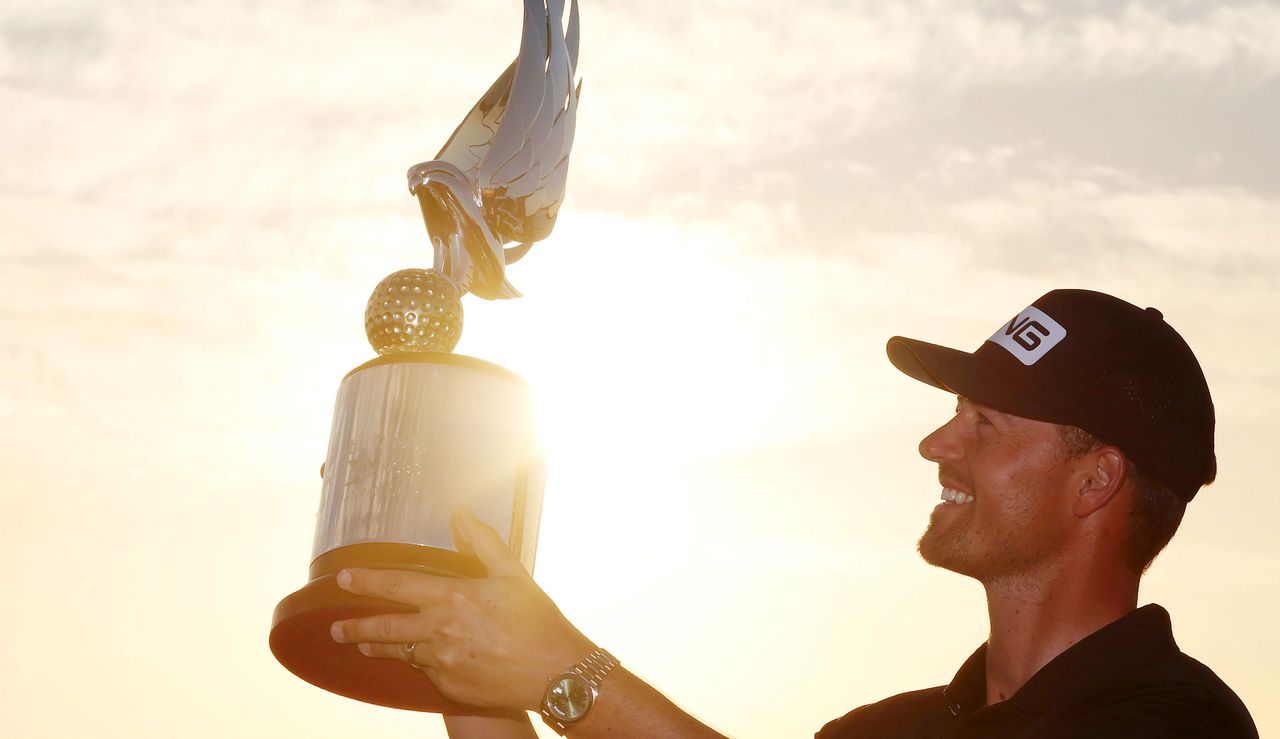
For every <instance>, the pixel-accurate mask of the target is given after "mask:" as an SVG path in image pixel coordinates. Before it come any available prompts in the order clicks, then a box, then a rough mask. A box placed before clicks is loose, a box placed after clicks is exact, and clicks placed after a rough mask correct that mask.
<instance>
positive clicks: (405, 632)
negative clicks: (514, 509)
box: [332, 508, 595, 710]
mask: <svg viewBox="0 0 1280 739" xmlns="http://www.w3.org/2000/svg"><path fill="white" fill-rule="evenodd" d="M453 538H454V544H455V546H457V548H458V550H459V551H462V552H465V553H472V554H474V555H475V556H476V557H477V558H478V559H479V560H480V562H481V563H483V564H484V566H485V567H486V568H487V569H488V571H489V575H488V577H484V578H479V579H470V578H450V577H435V576H432V575H426V574H422V573H418V572H407V571H402V570H361V569H347V570H343V571H342V572H340V573H339V574H338V585H339V586H341V587H342V588H343V589H345V590H349V591H351V592H353V593H359V594H362V595H372V596H376V597H379V598H385V599H387V600H392V601H396V602H399V603H406V604H408V605H412V606H416V607H417V608H418V612H417V613H395V614H386V615H381V616H370V617H368V618H357V619H350V620H347V621H338V622H337V623H335V624H334V625H333V628H332V634H333V638H334V640H335V641H338V642H342V643H348V644H350V643H356V644H359V648H360V651H361V653H363V654H365V655H366V656H369V657H373V658H382V659H399V660H406V661H407V660H409V658H410V657H412V663H413V664H414V665H415V666H417V667H419V669H421V670H422V671H423V672H424V673H426V675H427V677H428V678H430V679H431V682H432V683H434V684H435V686H436V688H438V689H439V690H440V692H441V693H443V694H444V695H445V696H447V697H449V698H451V699H453V700H456V701H460V702H462V703H467V704H470V705H474V706H482V707H493V708H497V707H501V708H517V709H523V710H537V709H538V708H539V706H540V705H541V704H542V693H543V689H544V686H545V685H546V682H547V680H548V679H550V678H551V677H552V676H553V675H556V674H557V673H559V672H561V671H563V670H564V669H566V668H567V667H569V666H570V665H573V664H575V663H576V662H578V661H579V660H581V659H582V658H583V657H585V656H586V655H587V654H588V653H590V652H591V651H592V650H593V649H594V648H595V647H594V645H593V644H592V643H591V641H590V640H588V639H587V638H586V637H585V636H583V635H582V634H581V632H579V631H578V630H577V629H576V628H574V626H573V624H571V623H569V621H568V620H567V619H566V618H565V617H564V615H563V614H561V613H560V610H559V609H558V608H556V606H555V604H554V603H552V602H551V599H550V598H548V597H547V595H546V594H545V593H543V592H542V589H541V588H539V587H538V585H537V584H536V583H535V582H534V581H533V578H532V577H530V576H529V573H527V572H525V570H524V567H522V566H521V564H520V561H519V560H518V559H516V557H515V555H513V554H512V553H511V551H510V550H509V549H507V545H506V544H505V543H504V542H503V541H502V538H501V537H500V536H499V535H498V533H497V532H496V531H494V530H493V529H491V528H489V527H488V526H486V525H484V524H483V523H480V522H479V521H477V520H476V519H475V517H474V516H472V515H471V512H470V511H469V510H467V509H465V508H463V509H459V510H458V511H457V512H456V513H455V514H454V517H453ZM410 644H412V645H414V646H413V649H412V651H410V650H409V648H408V645H410Z"/></svg>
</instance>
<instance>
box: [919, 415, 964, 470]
mask: <svg viewBox="0 0 1280 739" xmlns="http://www.w3.org/2000/svg"><path fill="white" fill-rule="evenodd" d="M955 421H956V419H954V418H953V419H951V420H950V421H948V422H946V423H944V424H943V425H941V426H939V427H938V428H937V430H935V431H934V432H933V433H931V434H929V435H928V436H926V437H924V438H923V439H921V440H920V456H922V457H924V458H925V459H927V460H929V461H930V462H941V461H943V460H944V459H946V460H954V459H959V457H960V440H959V434H957V433H956V429H955Z"/></svg>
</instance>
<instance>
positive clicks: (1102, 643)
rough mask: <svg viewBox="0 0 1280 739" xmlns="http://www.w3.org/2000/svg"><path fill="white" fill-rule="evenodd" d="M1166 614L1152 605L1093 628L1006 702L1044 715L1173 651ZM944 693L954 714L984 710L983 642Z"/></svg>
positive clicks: (1171, 630) (984, 647)
mask: <svg viewBox="0 0 1280 739" xmlns="http://www.w3.org/2000/svg"><path fill="white" fill-rule="evenodd" d="M1177 648H1178V645H1177V644H1176V643H1175V642H1174V640H1173V628H1172V626H1171V625H1170V622H1169V612H1168V611H1166V610H1165V609H1163V608H1161V607H1160V606H1158V605H1155V604H1154V603H1153V604H1151V605H1146V606H1143V607H1142V608H1139V609H1137V610H1134V611H1132V612H1130V613H1129V614H1127V615H1125V616H1123V617H1122V618H1120V619H1119V620H1117V621H1114V622H1112V623H1110V624H1108V625H1106V626H1104V627H1102V628H1101V629H1098V630H1097V631H1095V632H1093V633H1092V634H1090V635H1089V636H1087V637H1085V638H1084V639H1081V640H1080V641H1079V642H1077V643H1075V644H1073V645H1072V646H1070V647H1068V648H1067V649H1066V651H1064V652H1063V653H1062V654H1059V655H1058V656H1057V657H1054V658H1053V659H1052V660H1050V662H1049V664H1047V665H1045V666H1044V667H1042V668H1040V670H1039V671H1038V672H1037V673H1036V674H1034V675H1032V676H1031V679H1030V680H1028V681H1027V683H1026V685H1023V686H1022V688H1021V689H1020V690H1018V692H1016V693H1014V694H1013V695H1012V696H1011V697H1010V698H1009V699H1008V700H1007V701H1005V703H1008V704H1011V705H1013V706H1016V707H1018V708H1021V709H1023V710H1026V711H1031V712H1035V713H1042V712H1044V711H1047V710H1049V709H1050V708H1052V707H1054V706H1057V705H1062V704H1063V703H1064V702H1071V700H1072V699H1073V698H1077V697H1083V695H1085V694H1087V693H1092V692H1096V691H1098V690H1100V689H1102V688H1104V687H1105V686H1106V684H1107V683H1109V682H1110V681H1111V679H1120V678H1121V677H1122V676H1123V674H1124V673H1125V672H1126V671H1127V670H1128V669H1129V668H1131V667H1132V666H1134V665H1136V664H1139V663H1142V662H1145V661H1147V660H1149V659H1151V658H1153V657H1155V656H1157V655H1159V654H1162V653H1164V652H1166V651H1169V650H1176V649H1177ZM942 694H943V697H944V698H945V699H946V701H947V708H948V709H950V711H951V713H952V715H956V716H960V715H964V714H967V713H972V712H973V711H976V710H978V709H979V708H982V707H983V706H984V705H985V704H986V698H987V645H986V644H983V645H982V646H980V647H978V649H977V651H975V652H974V653H973V654H972V655H970V656H969V659H967V660H965V663H964V664H963V665H961V666H960V669H959V671H957V672H956V676H955V678H953V679H952V680H951V684H949V685H947V687H945V688H943V691H942Z"/></svg>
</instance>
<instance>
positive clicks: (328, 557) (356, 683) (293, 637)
mask: <svg viewBox="0 0 1280 739" xmlns="http://www.w3.org/2000/svg"><path fill="white" fill-rule="evenodd" d="M345 567H367V568H375V569H401V570H414V571H418V572H425V573H427V574H432V575H444V576H450V577H480V576H483V575H484V568H483V566H481V565H480V563H479V562H478V561H476V560H475V559H474V558H472V557H468V556H466V555H463V554H459V553H458V552H454V551H450V550H447V549H437V548H435V547H428V546H422V545H418V544H395V543H386V542H372V543H366V544H352V545H349V546H345V547H340V548H338V549H334V550H332V551H329V552H325V553H324V554H323V555H321V556H320V557H318V558H316V560H315V562H313V563H312V565H311V581H310V582H308V583H307V584H306V585H305V586H304V587H303V588H302V589H301V590H298V591H296V592H294V593H291V594H290V595H288V596H286V597H285V598H284V599H283V600H281V601H280V603H279V605H277V606H276V610H275V614H274V615H273V616H272V619H271V637H270V644H271V653H272V654H274V655H275V657H276V659H277V660H279V661H280V664H282V665H284V666H285V668H286V669H288V670H289V671H290V672H292V673H293V674H295V675H297V676H298V677H300V678H302V679H303V680H306V681H307V682H309V683H311V684H312V685H315V686H316V687H320V688H324V689H325V690H328V691H329V692H331V693H337V694H338V695H342V696H346V697H348V698H354V699H356V700H358V701H364V702H365V703H373V704H376V705H380V706H388V707H390V708H403V709H405V710H409V711H424V712H429V713H448V714H470V715H475V714H481V713H484V712H485V711H484V709H480V708H476V707H474V706H467V705H464V704H461V703H457V702H455V701H451V700H449V699H448V698H445V697H444V696H443V695H441V694H440V692H439V691H437V690H436V687H435V686H434V685H432V684H431V681H430V680H428V679H427V676H426V675H424V674H423V673H422V672H420V671H418V670H416V669H414V668H413V667H410V666H409V665H408V664H406V663H405V662H401V661H400V660H395V659H377V658H373V657H366V656H364V655H363V654H360V652H359V650H358V649H356V645H355V644H339V643H337V642H335V641H334V640H333V638H332V637H331V636H330V635H329V628H330V627H331V626H332V625H333V622H334V621H341V620H344V619H348V618H363V617H365V616H376V615H379V614H384V613H413V612H414V611H416V610H417V609H416V608H414V607H413V606H410V605H406V604H404V603H396V602H393V601H388V600H383V599H381V598H373V597H370V596H365V595H356V594H355V593H350V592H347V591H346V590H343V589H342V588H340V587H338V583H337V580H336V577H337V574H338V572H339V571H340V570H342V569H343V568H345Z"/></svg>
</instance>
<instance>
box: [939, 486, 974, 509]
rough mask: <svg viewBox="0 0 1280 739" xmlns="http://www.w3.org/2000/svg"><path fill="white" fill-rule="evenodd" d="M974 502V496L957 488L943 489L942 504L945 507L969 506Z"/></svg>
mask: <svg viewBox="0 0 1280 739" xmlns="http://www.w3.org/2000/svg"><path fill="white" fill-rule="evenodd" d="M972 502H973V496H972V495H970V494H968V493H966V492H964V491H961V490H956V489H955V488H949V487H944V488H942V504H943V505H968V504H969V503H972Z"/></svg>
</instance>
